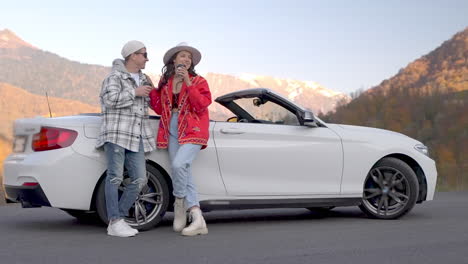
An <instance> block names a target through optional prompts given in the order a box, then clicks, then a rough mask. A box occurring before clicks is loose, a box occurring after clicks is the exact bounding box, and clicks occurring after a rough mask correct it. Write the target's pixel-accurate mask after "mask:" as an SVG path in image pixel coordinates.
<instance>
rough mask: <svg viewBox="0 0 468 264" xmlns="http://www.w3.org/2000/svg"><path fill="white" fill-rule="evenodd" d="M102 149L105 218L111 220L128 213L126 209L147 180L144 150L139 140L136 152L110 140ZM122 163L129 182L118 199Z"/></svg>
mask: <svg viewBox="0 0 468 264" xmlns="http://www.w3.org/2000/svg"><path fill="white" fill-rule="evenodd" d="M104 151H105V153H106V158H107V176H106V186H105V194H106V208H107V219H108V220H109V221H111V220H115V219H119V218H123V217H125V216H127V215H128V210H129V209H130V208H131V207H132V205H133V203H134V202H135V200H136V199H137V197H138V193H139V192H140V190H141V188H143V186H145V185H146V182H147V181H148V180H147V177H146V161H145V151H144V149H143V142H142V141H141V140H140V148H139V151H138V152H132V151H130V150H127V149H125V148H123V147H121V146H119V145H116V144H113V143H110V142H106V143H105V144H104ZM124 165H125V168H127V171H128V176H129V177H130V183H128V184H127V186H126V187H125V189H124V192H123V194H122V196H121V197H120V200H119V194H118V189H119V186H120V184H121V183H122V180H123V171H124Z"/></svg>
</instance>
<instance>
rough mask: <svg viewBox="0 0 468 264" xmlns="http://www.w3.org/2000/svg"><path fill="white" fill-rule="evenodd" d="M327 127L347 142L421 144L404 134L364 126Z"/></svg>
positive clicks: (337, 125) (330, 125)
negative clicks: (383, 141)
mask: <svg viewBox="0 0 468 264" xmlns="http://www.w3.org/2000/svg"><path fill="white" fill-rule="evenodd" d="M327 126H328V127H329V128H330V129H332V130H333V131H335V132H336V133H337V134H339V135H340V136H341V138H342V139H344V140H346V139H348V140H359V139H360V140H363V141H382V140H390V141H399V142H407V143H409V144H412V145H415V144H421V142H419V141H418V140H415V139H413V138H411V137H408V136H406V135H404V134H401V133H398V132H394V131H390V130H386V129H380V128H374V127H363V126H352V125H342V124H327Z"/></svg>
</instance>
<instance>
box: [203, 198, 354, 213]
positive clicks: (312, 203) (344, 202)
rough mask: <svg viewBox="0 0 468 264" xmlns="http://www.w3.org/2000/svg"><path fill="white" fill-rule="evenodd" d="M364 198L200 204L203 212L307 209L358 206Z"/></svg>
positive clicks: (206, 202) (238, 201)
mask: <svg viewBox="0 0 468 264" xmlns="http://www.w3.org/2000/svg"><path fill="white" fill-rule="evenodd" d="M361 202H362V198H313V199H303V198H301V199H230V200H221V199H220V200H205V201H201V202H200V207H201V208H202V209H203V210H206V211H210V210H226V209H262V208H307V207H329V206H337V207H338V206H356V205H360V204H361Z"/></svg>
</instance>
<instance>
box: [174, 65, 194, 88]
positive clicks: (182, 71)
mask: <svg viewBox="0 0 468 264" xmlns="http://www.w3.org/2000/svg"><path fill="white" fill-rule="evenodd" d="M175 74H176V77H178V78H180V79H182V80H183V81H184V82H185V84H186V85H187V86H190V85H192V82H191V81H190V76H189V74H188V70H187V69H186V68H185V66H180V67H177V68H176V70H175Z"/></svg>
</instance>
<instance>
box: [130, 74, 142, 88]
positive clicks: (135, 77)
mask: <svg viewBox="0 0 468 264" xmlns="http://www.w3.org/2000/svg"><path fill="white" fill-rule="evenodd" d="M130 75H131V76H132V78H133V80H135V83H136V84H137V86H140V74H138V73H133V72H130Z"/></svg>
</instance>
